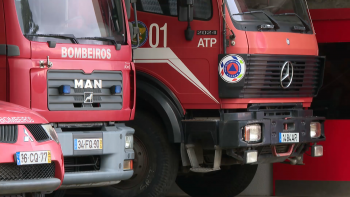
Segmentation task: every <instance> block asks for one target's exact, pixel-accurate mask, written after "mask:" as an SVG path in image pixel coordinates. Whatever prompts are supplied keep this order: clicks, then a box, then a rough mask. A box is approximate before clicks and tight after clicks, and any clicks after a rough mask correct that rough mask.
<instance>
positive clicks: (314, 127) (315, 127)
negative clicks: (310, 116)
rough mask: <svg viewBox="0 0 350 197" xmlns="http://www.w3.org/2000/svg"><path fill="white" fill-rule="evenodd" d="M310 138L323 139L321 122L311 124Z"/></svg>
mask: <svg viewBox="0 0 350 197" xmlns="http://www.w3.org/2000/svg"><path fill="white" fill-rule="evenodd" d="M310 137H311V138H319V137H321V123H319V122H311V123H310Z"/></svg>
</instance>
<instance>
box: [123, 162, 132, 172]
mask: <svg viewBox="0 0 350 197" xmlns="http://www.w3.org/2000/svg"><path fill="white" fill-rule="evenodd" d="M132 169H133V162H132V160H124V167H123V170H132Z"/></svg>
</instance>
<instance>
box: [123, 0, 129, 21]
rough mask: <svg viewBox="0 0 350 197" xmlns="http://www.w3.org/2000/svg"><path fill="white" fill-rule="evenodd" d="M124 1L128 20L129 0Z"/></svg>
mask: <svg viewBox="0 0 350 197" xmlns="http://www.w3.org/2000/svg"><path fill="white" fill-rule="evenodd" d="M124 2H125V9H126V14H127V16H128V20H129V19H130V12H131V11H130V10H131V9H130V0H124Z"/></svg>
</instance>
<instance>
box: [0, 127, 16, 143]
mask: <svg viewBox="0 0 350 197" xmlns="http://www.w3.org/2000/svg"><path fill="white" fill-rule="evenodd" d="M17 136H18V128H17V125H0V142H1V143H15V142H17Z"/></svg>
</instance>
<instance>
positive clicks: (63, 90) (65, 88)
mask: <svg viewBox="0 0 350 197" xmlns="http://www.w3.org/2000/svg"><path fill="white" fill-rule="evenodd" d="M59 93H60V94H70V86H69V85H61V86H60V87H59Z"/></svg>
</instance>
